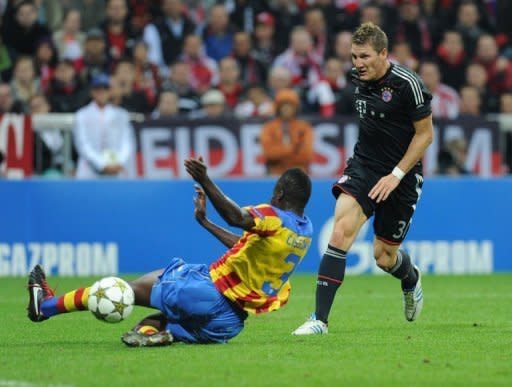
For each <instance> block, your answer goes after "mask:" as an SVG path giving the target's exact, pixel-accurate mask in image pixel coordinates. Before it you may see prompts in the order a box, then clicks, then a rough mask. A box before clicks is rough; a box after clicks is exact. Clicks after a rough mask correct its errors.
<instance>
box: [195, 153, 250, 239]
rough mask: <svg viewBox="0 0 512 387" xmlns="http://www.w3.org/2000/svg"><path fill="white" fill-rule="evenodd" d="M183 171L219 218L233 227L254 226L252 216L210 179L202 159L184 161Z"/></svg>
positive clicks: (246, 227) (247, 228)
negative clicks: (184, 170) (201, 191)
mask: <svg viewBox="0 0 512 387" xmlns="http://www.w3.org/2000/svg"><path fill="white" fill-rule="evenodd" d="M185 169H186V170H187V172H188V174H189V175H190V176H192V178H193V179H194V180H195V181H196V182H197V183H198V184H199V185H200V186H201V187H202V188H203V189H204V192H205V193H206V195H207V196H208V198H209V199H210V201H211V202H212V204H213V206H214V207H215V209H216V210H217V212H218V213H219V215H220V216H222V218H223V219H224V220H225V221H226V222H227V223H228V224H229V225H230V226H233V227H239V228H241V229H243V230H250V229H252V228H253V227H254V226H255V223H254V220H253V218H252V216H251V215H250V214H249V212H248V211H247V210H244V209H243V208H240V206H239V205H238V204H236V203H235V202H234V201H233V200H231V199H230V198H228V197H227V196H226V195H224V193H223V192H222V191H221V190H220V188H219V187H218V186H217V185H216V184H215V183H214V182H213V181H212V180H211V179H210V177H209V176H208V172H207V167H206V164H205V163H204V161H203V159H202V157H199V158H198V159H194V158H189V159H187V160H185Z"/></svg>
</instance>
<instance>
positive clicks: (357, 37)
mask: <svg viewBox="0 0 512 387" xmlns="http://www.w3.org/2000/svg"><path fill="white" fill-rule="evenodd" d="M352 43H353V44H357V45H364V44H369V45H370V46H372V47H373V49H374V50H375V51H377V52H381V51H382V50H383V49H385V48H386V49H387V48H388V37H387V36H386V33H385V32H384V31H382V30H381V28H380V27H379V26H377V25H375V24H373V23H371V22H370V23H364V24H361V25H360V26H359V27H358V28H357V30H356V32H354V35H353V36H352Z"/></svg>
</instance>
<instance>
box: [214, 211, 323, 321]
mask: <svg viewBox="0 0 512 387" xmlns="http://www.w3.org/2000/svg"><path fill="white" fill-rule="evenodd" d="M246 209H247V210H248V211H249V213H250V214H251V216H252V217H253V219H254V223H255V226H254V227H253V229H252V230H250V231H245V232H244V234H243V235H242V237H241V238H240V239H239V240H238V242H237V243H236V244H235V245H234V246H233V247H232V248H231V249H229V250H228V251H227V252H226V253H225V254H224V255H223V256H222V257H221V258H220V259H219V260H218V261H216V262H214V263H213V264H212V265H211V266H210V276H211V278H212V281H213V283H214V284H215V287H216V288H217V289H218V290H219V292H221V293H222V294H223V295H224V296H225V297H227V298H228V299H229V300H231V301H233V302H234V303H236V304H237V305H238V306H239V307H241V308H242V309H244V310H245V311H247V312H250V313H255V314H258V313H263V312H270V311H274V310H277V309H279V308H280V307H281V306H283V305H284V304H285V303H286V302H287V301H288V297H289V294H290V289H291V287H290V283H289V281H288V278H289V277H290V275H291V274H292V273H293V271H294V270H295V268H296V267H297V265H298V264H299V262H300V261H301V260H302V258H304V256H305V255H306V253H307V251H308V249H309V246H310V244H311V236H312V233H313V226H312V224H311V221H310V220H309V219H308V217H306V216H304V217H300V216H298V215H296V214H295V213H293V212H290V211H282V210H280V209H278V208H276V207H273V206H271V205H268V204H261V205H258V206H254V207H246Z"/></svg>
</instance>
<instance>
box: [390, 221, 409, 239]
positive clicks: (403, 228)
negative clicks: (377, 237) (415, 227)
mask: <svg viewBox="0 0 512 387" xmlns="http://www.w3.org/2000/svg"><path fill="white" fill-rule="evenodd" d="M409 225H410V223H407V222H406V221H405V220H399V221H398V232H397V233H396V234H393V238H395V239H400V238H401V237H402V236H404V235H405V233H406V232H407V230H408V229H409Z"/></svg>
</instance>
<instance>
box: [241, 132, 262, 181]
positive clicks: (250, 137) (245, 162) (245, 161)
mask: <svg viewBox="0 0 512 387" xmlns="http://www.w3.org/2000/svg"><path fill="white" fill-rule="evenodd" d="M260 133H261V125H260V124H246V125H242V128H241V130H240V146H241V148H242V149H243V152H242V170H243V171H244V175H245V176H263V175H265V166H264V165H263V164H262V163H261V162H258V156H261V155H262V150H261V144H260V141H259V138H260Z"/></svg>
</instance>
